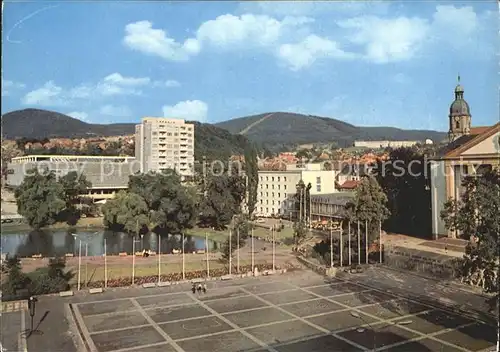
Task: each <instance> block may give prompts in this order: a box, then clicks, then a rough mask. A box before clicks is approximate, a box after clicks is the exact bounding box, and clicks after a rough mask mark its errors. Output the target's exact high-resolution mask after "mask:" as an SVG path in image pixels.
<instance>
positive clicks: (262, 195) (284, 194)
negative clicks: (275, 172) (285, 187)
mask: <svg viewBox="0 0 500 352" xmlns="http://www.w3.org/2000/svg"><path fill="white" fill-rule="evenodd" d="M274 194H275V193H274V192H271V197H272V198H274ZM277 194H278V198H281V193H277ZM260 196H261V197H264V192H260ZM283 196H285V197H286V193H283ZM266 197H269V192H266Z"/></svg>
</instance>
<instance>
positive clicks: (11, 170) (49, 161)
mask: <svg viewBox="0 0 500 352" xmlns="http://www.w3.org/2000/svg"><path fill="white" fill-rule="evenodd" d="M33 169H37V170H38V171H39V172H40V173H42V174H43V173H47V172H54V174H55V175H56V177H62V176H65V175H66V174H68V173H69V172H71V171H76V172H77V173H78V174H79V175H85V177H86V179H87V180H88V181H90V182H91V183H92V187H91V189H90V190H89V191H88V192H87V193H86V194H85V195H86V196H88V197H90V198H93V199H94V200H97V201H99V200H105V199H110V198H113V197H114V195H115V193H116V192H118V191H120V190H124V189H127V188H128V181H129V177H130V175H134V174H136V173H138V172H139V169H140V168H139V163H137V162H136V161H135V158H134V157H130V156H87V155H26V156H21V157H17V158H13V159H12V161H11V162H10V163H9V164H8V166H7V179H6V185H7V186H8V187H11V188H15V187H18V186H19V185H21V183H22V182H23V180H24V178H25V177H26V176H28V175H30V174H31V173H32V170H33Z"/></svg>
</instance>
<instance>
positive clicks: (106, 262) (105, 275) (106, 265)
mask: <svg viewBox="0 0 500 352" xmlns="http://www.w3.org/2000/svg"><path fill="white" fill-rule="evenodd" d="M106 251H107V248H106V239H104V288H107V287H108V258H107V253H106Z"/></svg>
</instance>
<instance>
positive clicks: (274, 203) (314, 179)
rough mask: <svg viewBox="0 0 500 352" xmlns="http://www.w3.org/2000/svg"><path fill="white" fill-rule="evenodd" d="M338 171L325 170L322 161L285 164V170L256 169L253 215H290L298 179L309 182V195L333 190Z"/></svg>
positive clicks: (305, 182) (332, 191)
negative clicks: (255, 196)
mask: <svg viewBox="0 0 500 352" xmlns="http://www.w3.org/2000/svg"><path fill="white" fill-rule="evenodd" d="M336 174H337V171H335V170H325V169H324V165H323V164H322V163H316V164H303V165H294V164H291V165H287V166H286V170H284V171H259V188H258V190H257V204H256V211H255V212H256V215H260V216H272V215H278V216H289V215H290V211H291V209H293V204H294V202H295V200H294V199H293V197H294V195H295V193H296V186H297V184H298V183H299V181H300V180H302V181H303V182H304V184H306V185H307V184H309V183H311V195H314V194H328V193H335V192H336V189H335V176H336Z"/></svg>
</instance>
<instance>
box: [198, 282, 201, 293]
mask: <svg viewBox="0 0 500 352" xmlns="http://www.w3.org/2000/svg"><path fill="white" fill-rule="evenodd" d="M198 293H201V284H198Z"/></svg>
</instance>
